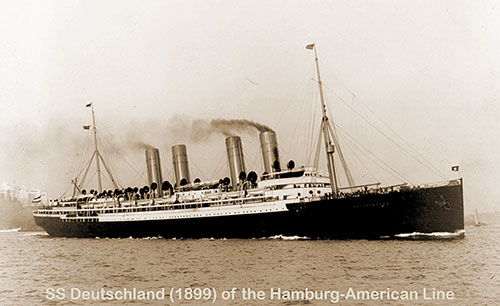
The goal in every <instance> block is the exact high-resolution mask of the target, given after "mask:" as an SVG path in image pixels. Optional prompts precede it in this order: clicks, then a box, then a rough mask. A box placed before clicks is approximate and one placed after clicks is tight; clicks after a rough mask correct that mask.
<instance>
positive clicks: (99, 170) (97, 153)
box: [90, 103, 102, 193]
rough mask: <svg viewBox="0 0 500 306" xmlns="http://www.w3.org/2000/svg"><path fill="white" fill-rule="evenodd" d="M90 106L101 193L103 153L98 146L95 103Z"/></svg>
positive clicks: (98, 185)
mask: <svg viewBox="0 0 500 306" xmlns="http://www.w3.org/2000/svg"><path fill="white" fill-rule="evenodd" d="M90 107H91V108H92V128H93V130H94V144H95V153H96V155H97V158H96V159H95V162H96V167H97V190H98V191H99V193H101V192H102V180H101V166H100V164H99V157H100V156H101V154H99V149H98V147H97V128H96V126H95V115H94V104H93V103H90Z"/></svg>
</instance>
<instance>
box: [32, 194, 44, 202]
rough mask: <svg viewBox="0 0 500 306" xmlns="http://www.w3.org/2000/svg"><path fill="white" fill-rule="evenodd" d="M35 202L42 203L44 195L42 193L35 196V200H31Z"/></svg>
mask: <svg viewBox="0 0 500 306" xmlns="http://www.w3.org/2000/svg"><path fill="white" fill-rule="evenodd" d="M31 202H33V203H40V202H42V196H41V195H38V196H36V197H34V198H33V201H31Z"/></svg>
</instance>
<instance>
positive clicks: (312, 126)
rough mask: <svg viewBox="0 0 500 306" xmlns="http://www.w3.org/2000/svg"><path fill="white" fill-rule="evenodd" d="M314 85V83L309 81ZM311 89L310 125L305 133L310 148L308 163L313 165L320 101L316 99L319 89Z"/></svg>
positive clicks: (309, 102) (309, 103)
mask: <svg viewBox="0 0 500 306" xmlns="http://www.w3.org/2000/svg"><path fill="white" fill-rule="evenodd" d="M309 84H311V85H312V83H309ZM310 90H311V94H310V95H309V101H308V105H309V116H308V119H309V122H308V126H307V134H306V135H305V136H306V139H307V142H308V143H307V149H308V156H307V163H308V164H309V165H311V158H312V156H313V152H314V153H315V152H316V151H315V150H314V144H315V141H316V137H314V136H315V134H316V133H315V131H316V127H315V126H316V123H317V120H316V117H317V112H316V111H317V108H318V103H315V101H317V90H312V88H310ZM319 134H320V135H321V129H320V131H319Z"/></svg>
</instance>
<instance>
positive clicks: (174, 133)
mask: <svg viewBox="0 0 500 306" xmlns="http://www.w3.org/2000/svg"><path fill="white" fill-rule="evenodd" d="M166 130H167V131H168V132H169V133H170V134H171V135H170V136H171V137H172V138H174V139H176V140H177V141H187V140H191V141H194V142H202V141H205V140H207V139H208V138H209V137H210V136H211V135H212V134H222V135H224V136H226V137H229V136H235V135H236V133H241V132H247V133H248V132H254V131H258V132H259V133H260V132H265V131H272V129H271V128H270V127H268V126H266V125H263V124H260V123H258V122H255V121H251V120H245V119H213V120H205V119H188V118H185V117H180V116H178V117H174V118H173V119H171V120H169V123H168V127H166Z"/></svg>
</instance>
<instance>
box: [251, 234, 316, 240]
mask: <svg viewBox="0 0 500 306" xmlns="http://www.w3.org/2000/svg"><path fill="white" fill-rule="evenodd" d="M261 239H262V240H310V239H311V238H309V237H301V236H283V235H276V236H271V237H264V238H261Z"/></svg>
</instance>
